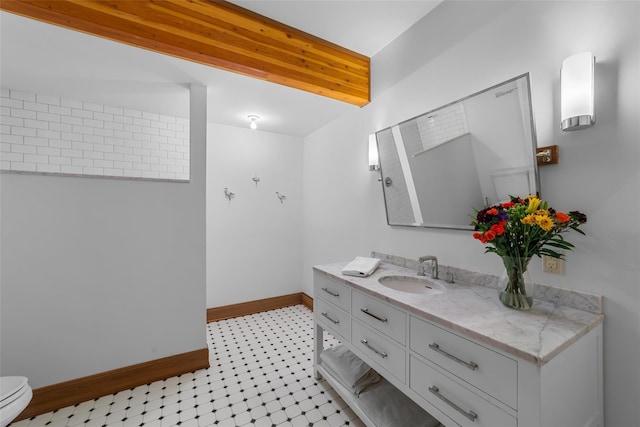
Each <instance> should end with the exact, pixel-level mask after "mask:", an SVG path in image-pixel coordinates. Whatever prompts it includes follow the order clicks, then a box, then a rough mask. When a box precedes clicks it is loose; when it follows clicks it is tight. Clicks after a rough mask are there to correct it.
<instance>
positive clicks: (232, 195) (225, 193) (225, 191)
mask: <svg viewBox="0 0 640 427" xmlns="http://www.w3.org/2000/svg"><path fill="white" fill-rule="evenodd" d="M224 196H225V197H226V198H227V199H228V200H229V201H231V199H233V198H234V197H235V196H236V193H232V192H231V191H229V189H228V188H227V187H224Z"/></svg>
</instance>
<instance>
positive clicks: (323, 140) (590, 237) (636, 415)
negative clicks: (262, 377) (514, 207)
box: [302, 1, 640, 426]
mask: <svg viewBox="0 0 640 427" xmlns="http://www.w3.org/2000/svg"><path fill="white" fill-rule="evenodd" d="M639 8H640V3H637V2H579V3H576V2H524V1H521V2H479V1H475V2H459V1H451V2H444V3H442V4H441V5H440V6H439V7H438V8H437V9H436V10H435V11H434V12H433V13H432V14H430V15H428V16H427V17H426V18H424V19H423V20H422V21H420V22H419V23H418V24H416V26H414V27H413V28H412V29H410V30H409V31H408V32H407V33H405V34H404V35H403V36H401V37H400V38H399V39H397V40H396V41H394V42H393V43H392V44H391V45H389V46H388V47H387V48H386V49H385V50H383V51H382V52H380V53H379V54H378V55H377V56H376V57H374V58H373V60H372V64H373V69H372V76H373V79H374V81H373V84H372V88H373V94H374V97H373V101H372V102H371V103H370V104H369V105H368V106H366V107H364V108H362V109H361V110H359V111H356V112H354V113H353V114H350V115H348V116H343V117H342V118H340V119H339V120H337V121H335V122H333V123H331V124H329V125H327V126H325V127H324V128H322V129H320V130H318V131H316V132H315V133H313V134H312V135H310V136H308V137H307V138H305V147H304V193H305V198H304V211H303V213H304V263H303V272H302V275H303V289H304V291H305V292H307V293H309V292H311V290H312V272H311V267H312V266H313V265H315V264H322V263H327V262H334V261H346V260H350V259H352V258H353V257H354V256H356V255H367V254H369V253H370V251H371V250H378V251H381V252H386V253H392V254H397V255H401V256H406V257H410V258H414V259H415V258H417V257H418V256H421V255H426V254H434V255H437V256H438V257H439V259H440V260H441V262H442V263H443V264H449V265H455V266H460V267H463V268H467V269H471V270H476V271H482V272H488V273H496V274H497V273H499V272H500V270H501V266H500V262H499V260H498V257H496V256H492V255H490V254H488V255H485V254H483V247H482V246H481V245H480V244H479V243H478V242H475V241H473V239H472V237H471V235H470V233H469V232H463V231H452V230H435V229H411V228H402V227H389V226H387V225H386V221H385V215H384V205H383V197H382V189H381V187H380V183H379V182H378V181H377V176H376V174H374V173H371V172H369V171H368V170H367V152H366V151H367V135H368V134H369V133H371V132H374V131H376V130H379V129H382V128H384V127H387V126H389V125H391V124H393V123H396V122H399V121H402V120H405V119H407V118H410V117H414V116H416V115H418V114H420V113H422V112H425V111H429V110H432V109H434V108H436V107H439V106H440V105H444V104H446V103H448V102H450V101H452V100H455V99H459V98H461V97H463V96H465V95H467V94H470V93H474V92H476V91H478V90H481V89H483V88H486V87H489V86H491V85H493V84H496V83H498V82H501V81H504V80H507V79H509V78H511V77H515V76H517V75H520V74H523V73H525V72H530V73H531V85H532V96H533V109H534V113H535V116H536V117H535V119H536V127H537V132H538V145H539V146H545V145H553V144H558V145H559V147H560V164H559V165H557V166H548V167H544V168H541V170H540V174H541V187H542V196H543V197H544V198H545V199H547V200H549V201H550V202H551V205H552V206H554V207H556V208H558V209H562V210H574V209H578V210H581V211H583V212H585V213H586V214H587V215H588V216H589V222H588V223H587V224H586V226H585V228H584V230H585V231H586V233H587V236H579V235H577V234H574V235H569V236H568V238H569V239H570V241H572V242H573V243H575V244H576V246H577V248H576V250H575V251H573V252H571V253H568V254H567V262H566V265H565V267H566V273H565V275H564V276H554V275H549V274H546V273H542V272H541V264H540V261H539V260H538V259H537V258H536V259H535V260H534V261H533V265H532V269H531V270H532V271H531V275H532V279H533V280H534V281H538V282H542V283H548V284H550V285H555V286H559V287H564V288H570V289H576V290H581V291H587V292H594V293H599V294H603V295H604V297H605V306H604V309H605V315H606V319H605V325H604V329H605V332H604V337H605V342H604V347H605V355H604V357H605V360H604V362H605V417H606V421H607V422H606V424H607V426H628V425H635V424H636V423H637V420H638V419H640V412H639V411H640V409H639V408H640V406H639V405H638V401H640V369H638V368H637V361H638V360H639V359H640V311H639V310H638V306H640V291H639V289H640V287H639V283H638V278H639V277H640V223H638V221H637V217H638V212H639V210H640V198H639V196H640V166H639V161H640V144H639V138H638V135H639V128H638V117H640V106H639V102H640V88H639V85H638V81H637V77H638V75H640V65H639V62H640V60H639V58H638V55H639V52H640V45H639V44H640V34H639V28H640V22H639V16H640V9H639ZM584 50H592V51H593V52H594V54H595V56H596V58H597V65H596V73H597V77H596V103H597V107H596V108H597V115H598V117H597V120H598V122H597V123H596V125H595V127H593V128H590V129H586V130H582V131H578V132H573V133H563V132H561V131H560V130H559V122H560V119H559V68H560V65H561V62H562V60H563V59H564V58H565V57H567V56H569V55H571V54H574V53H577V52H580V51H584ZM441 185H445V184H444V183H442V184H441Z"/></svg>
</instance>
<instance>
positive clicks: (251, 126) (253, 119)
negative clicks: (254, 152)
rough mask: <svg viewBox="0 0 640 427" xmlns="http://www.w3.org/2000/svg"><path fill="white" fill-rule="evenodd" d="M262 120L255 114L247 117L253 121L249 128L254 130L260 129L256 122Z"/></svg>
mask: <svg viewBox="0 0 640 427" xmlns="http://www.w3.org/2000/svg"><path fill="white" fill-rule="evenodd" d="M259 118H260V116H256V115H255V114H249V115H248V116H247V119H249V120H250V121H251V123H250V124H249V127H250V128H251V129H253V130H256V129H257V128H258V124H257V123H256V121H257V120H258V119H259Z"/></svg>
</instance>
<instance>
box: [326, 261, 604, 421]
mask: <svg viewBox="0 0 640 427" xmlns="http://www.w3.org/2000/svg"><path fill="white" fill-rule="evenodd" d="M368 280H369V281H368ZM368 280H367V279H363V278H354V279H351V278H350V277H347V276H341V275H337V274H335V273H333V272H332V269H326V270H323V269H322V267H315V271H314V298H315V299H314V326H315V339H316V340H315V348H314V353H315V373H316V376H319V375H322V376H323V377H325V378H326V379H327V381H328V382H329V383H330V384H331V385H332V386H334V388H335V389H336V391H338V393H340V394H341V396H342V397H343V398H344V399H345V401H346V402H347V403H348V404H349V405H350V406H352V408H353V409H354V411H355V412H356V414H358V415H359V416H360V417H361V418H362V420H363V421H364V422H365V424H367V425H373V424H372V423H371V422H370V421H369V420H368V419H367V417H366V414H364V413H362V411H361V410H360V409H359V408H358V407H357V404H358V402H357V398H354V396H353V395H352V394H351V393H350V391H348V390H345V389H344V388H342V387H341V386H340V385H339V383H337V382H336V381H335V380H333V379H332V378H330V377H329V376H328V373H327V372H326V371H325V370H324V369H323V367H322V364H321V360H320V358H319V354H320V352H321V351H322V349H323V339H322V337H323V331H324V330H327V331H329V332H330V333H331V334H332V335H334V336H335V337H336V338H337V339H338V340H340V341H341V342H342V343H343V344H344V345H346V346H347V347H348V348H349V349H350V350H351V351H352V352H354V353H355V354H356V355H357V356H358V357H359V358H361V359H362V360H363V361H364V362H366V363H367V364H368V365H369V366H371V367H372V368H374V369H375V370H376V371H378V372H379V373H380V374H381V375H382V376H384V377H385V378H386V379H387V380H388V381H389V382H390V383H392V384H393V385H394V386H395V387H396V388H397V389H398V390H399V391H401V392H402V393H404V394H405V395H407V396H408V397H409V398H411V399H412V400H413V401H414V402H416V403H417V404H418V405H420V406H421V407H422V408H423V409H425V410H426V411H427V412H429V413H430V414H431V415H433V416H434V417H435V418H437V419H438V420H439V421H440V422H441V423H442V424H443V425H445V426H478V427H534V426H535V427H603V413H602V408H603V396H602V324H601V321H600V323H599V324H597V325H595V326H593V327H591V328H590V329H589V331H588V332H587V333H586V334H584V335H582V336H580V337H578V338H576V339H575V340H574V341H575V342H571V343H570V344H567V345H563V346H560V348H561V350H559V351H558V352H557V354H553V355H552V357H550V358H549V360H545V361H544V363H541V362H540V361H535V360H530V359H531V358H530V357H529V355H526V354H518V352H517V351H511V352H510V351H505V350H504V349H503V348H497V346H492V345H490V344H488V343H487V341H486V340H484V339H482V338H483V337H473V338H472V337H469V336H467V335H466V334H465V333H463V332H460V331H459V330H456V329H452V328H451V327H449V326H451V323H448V322H449V321H450V319H442V321H440V320H441V319H439V318H438V317H437V316H427V315H424V316H423V315H420V313H419V312H418V310H413V309H412V307H407V304H406V302H402V301H395V300H394V299H393V298H391V297H390V296H389V295H388V294H387V295H377V294H376V287H375V286H374V285H373V283H377V280H376V278H371V279H368ZM368 283H372V285H371V287H370V288H369V287H368V286H367V284H368ZM494 292H495V291H494ZM452 297H453V295H452ZM496 298H497V297H496ZM396 302H397V303H396ZM496 327H498V326H496ZM554 327H555V326H554ZM559 327H560V326H559ZM527 332H528V331H526V329H524V328H523V329H522V331H521V333H522V334H524V335H526V334H527ZM562 333H563V332H562V331H559V334H560V335H562ZM495 335H496V336H501V333H500V332H499V331H496V334H495ZM531 338H532V339H538V338H539V337H533V336H532V337H531ZM520 339H523V337H522V336H521V337H520ZM524 339H526V337H524ZM397 427H403V426H397ZM407 427H409V426H407Z"/></svg>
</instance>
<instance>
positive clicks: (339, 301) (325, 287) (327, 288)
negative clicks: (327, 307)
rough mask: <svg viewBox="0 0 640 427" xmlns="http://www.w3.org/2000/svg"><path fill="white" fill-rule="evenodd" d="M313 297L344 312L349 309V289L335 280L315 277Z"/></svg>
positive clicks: (317, 275)
mask: <svg viewBox="0 0 640 427" xmlns="http://www.w3.org/2000/svg"><path fill="white" fill-rule="evenodd" d="M314 285H315V289H314V290H315V296H316V298H322V299H324V300H326V301H329V302H331V303H332V304H335V305H337V306H338V307H340V308H341V309H343V310H345V311H347V312H348V311H349V309H350V308H351V289H350V288H349V287H348V286H346V285H343V284H341V283H339V282H336V281H335V280H331V279H329V278H327V277H325V276H321V275H319V274H316V275H315V278H314Z"/></svg>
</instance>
